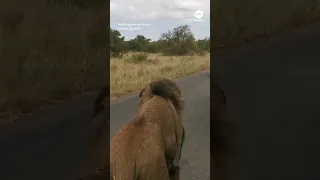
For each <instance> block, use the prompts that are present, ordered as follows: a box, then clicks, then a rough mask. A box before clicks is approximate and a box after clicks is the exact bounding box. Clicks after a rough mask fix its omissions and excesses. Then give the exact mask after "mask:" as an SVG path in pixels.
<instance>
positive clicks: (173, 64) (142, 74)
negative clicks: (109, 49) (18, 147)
mask: <svg viewBox="0 0 320 180" xmlns="http://www.w3.org/2000/svg"><path fill="white" fill-rule="evenodd" d="M131 56H132V54H126V55H125V56H124V57H123V58H121V59H116V58H113V59H111V61H110V93H111V98H113V97H118V96H120V95H123V94H127V93H130V92H132V91H135V90H138V89H140V88H142V87H143V86H144V85H146V83H148V82H149V81H150V80H154V79H156V78H158V77H167V78H176V77H179V76H183V75H186V74H190V73H193V72H197V71H199V70H204V69H207V68H209V67H210V54H206V55H204V56H196V55H195V56H181V57H177V56H172V57H171V56H161V55H159V54H150V55H149V57H148V59H147V60H146V61H144V62H141V63H134V62H131V61H130V58H131Z"/></svg>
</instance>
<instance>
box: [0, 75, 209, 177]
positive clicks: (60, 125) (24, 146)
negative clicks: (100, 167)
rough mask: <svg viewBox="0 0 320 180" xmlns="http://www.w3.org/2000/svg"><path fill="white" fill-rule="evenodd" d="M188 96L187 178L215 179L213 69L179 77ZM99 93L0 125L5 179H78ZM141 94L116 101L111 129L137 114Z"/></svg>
mask: <svg viewBox="0 0 320 180" xmlns="http://www.w3.org/2000/svg"><path fill="white" fill-rule="evenodd" d="M178 84H179V85H180V86H181V88H182V93H184V95H185V98H186V103H187V104H186V109H187V113H186V114H185V116H186V118H185V128H186V141H185V146H184V147H185V148H184V151H183V155H182V156H183V157H182V167H183V169H182V172H181V173H182V174H183V175H182V179H186V180H187V179H199V180H200V179H201V180H205V179H209V170H210V166H209V157H210V155H209V150H210V148H209V147H210V137H209V136H210V134H209V132H210V129H209V117H210V110H209V107H210V106H209V104H210V101H209V96H210V87H209V86H210V76H209V72H208V71H207V72H201V73H197V74H194V75H190V76H188V77H187V78H184V79H181V80H178ZM95 97H96V94H95V95H88V96H85V97H82V98H80V99H75V100H71V101H69V102H67V103H63V104H60V105H58V106H52V107H49V108H47V109H44V110H39V111H38V112H35V113H33V115H30V116H28V117H25V118H24V119H22V120H21V121H18V122H17V123H12V124H7V125H1V126H0V179H4V180H29V179H30V180H44V179H45V180H57V179H59V180H73V179H76V175H77V172H78V170H79V168H80V167H81V163H82V162H83V161H84V160H85V159H84V157H86V155H87V153H88V147H89V146H88V143H89V138H90V137H91V134H92V131H93V126H92V119H91V108H92V104H93V101H94V99H95ZM136 98H137V94H134V95H131V96H127V97H124V98H120V99H119V100H116V101H114V103H113V104H112V105H111V135H114V133H115V132H116V130H118V129H119V128H120V126H122V125H123V124H124V123H126V122H127V121H129V120H131V119H132V118H133V115H134V112H135V110H136Z"/></svg>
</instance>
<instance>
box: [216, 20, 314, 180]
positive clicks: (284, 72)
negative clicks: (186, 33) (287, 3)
mask: <svg viewBox="0 0 320 180" xmlns="http://www.w3.org/2000/svg"><path fill="white" fill-rule="evenodd" d="M319 50H320V23H317V24H314V25H311V26H309V27H307V28H302V29H297V30H295V31H294V32H292V33H287V34H283V35H280V36H279V37H275V38H271V39H269V40H261V41H259V42H256V43H253V44H249V45H246V46H243V47H241V48H236V49H233V50H232V51H228V53H222V54H216V56H215V57H213V58H212V59H213V64H212V67H213V69H212V70H211V71H212V74H211V75H212V76H211V77H212V78H214V79H215V80H216V81H217V82H218V84H219V85H220V86H221V87H222V88H223V89H224V90H225V91H226V96H227V98H228V112H229V119H230V120H231V121H233V122H235V123H237V124H238V125H239V135H238V140H237V142H235V145H236V147H237V150H238V152H237V154H235V155H234V156H233V157H231V158H230V163H231V164H232V165H231V167H230V179H232V180H283V179H290V180H301V179H303V180H316V179H320V130H319V127H320V121H319V120H320V51H319ZM213 72H214V74H213Z"/></svg>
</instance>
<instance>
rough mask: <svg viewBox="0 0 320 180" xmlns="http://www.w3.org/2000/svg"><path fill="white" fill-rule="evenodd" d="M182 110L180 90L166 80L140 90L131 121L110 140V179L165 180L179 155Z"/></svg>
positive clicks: (174, 167) (173, 168)
mask: <svg viewBox="0 0 320 180" xmlns="http://www.w3.org/2000/svg"><path fill="white" fill-rule="evenodd" d="M183 109H184V100H183V98H182V95H181V92H180V90H179V88H178V86H177V85H176V84H175V83H174V82H173V81H171V80H169V79H166V78H161V79H159V80H156V81H153V82H151V83H149V84H148V85H147V86H146V87H145V88H144V89H142V90H141V92H140V94H139V101H138V110H137V113H136V116H135V118H134V120H133V121H131V122H129V123H127V124H125V125H124V126H123V127H122V128H120V130H119V131H118V132H117V133H116V135H115V136H114V137H113V138H112V140H111V145H110V179H113V180H129V179H130V180H133V179H135V180H142V179H143V180H169V179H170V175H169V174H170V173H172V172H174V170H175V169H178V167H179V161H180V158H181V150H182V146H183V141H184V136H185V132H184V127H183V118H182V113H183ZM176 177H178V176H176Z"/></svg>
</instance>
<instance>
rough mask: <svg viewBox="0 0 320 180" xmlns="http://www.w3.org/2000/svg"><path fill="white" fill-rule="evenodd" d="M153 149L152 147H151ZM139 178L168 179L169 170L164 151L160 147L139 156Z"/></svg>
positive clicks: (151, 179) (141, 179)
mask: <svg viewBox="0 0 320 180" xmlns="http://www.w3.org/2000/svg"><path fill="white" fill-rule="evenodd" d="M152 149H154V148H152ZM140 162H141V166H140V167H141V169H140V172H139V176H138V178H137V179H139V180H170V177H169V171H168V168H167V163H166V159H165V155H164V152H162V151H161V150H160V149H156V150H154V151H152V150H151V149H150V151H149V153H148V154H145V155H144V157H141V161H140Z"/></svg>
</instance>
